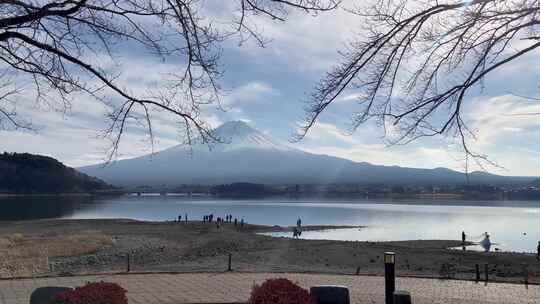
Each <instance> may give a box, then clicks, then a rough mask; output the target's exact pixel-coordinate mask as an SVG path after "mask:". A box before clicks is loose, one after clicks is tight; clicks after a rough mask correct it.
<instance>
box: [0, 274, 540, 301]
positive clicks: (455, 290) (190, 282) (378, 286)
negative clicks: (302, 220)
mask: <svg viewBox="0 0 540 304" xmlns="http://www.w3.org/2000/svg"><path fill="white" fill-rule="evenodd" d="M273 277H287V278H289V279H291V280H292V281H295V282H297V283H299V284H300V285H301V286H303V287H309V286H312V285H318V284H336V285H345V286H348V287H349V289H350V291H351V297H352V303H381V304H382V303H384V278H382V277H369V276H345V275H341V276H340V275H311V274H268V273H262V274H256V273H194V274H126V275H99V276H80V277H63V278H42V279H24V280H0V304H23V303H24V304H27V303H28V301H29V297H30V293H31V292H32V291H33V290H34V289H35V288H37V287H42V286H71V287H73V286H81V285H83V284H84V283H85V282H88V281H93V282H95V281H106V282H116V283H118V284H120V285H121V286H122V287H124V288H125V289H127V290H128V298H129V303H130V304H154V303H159V304H179V303H224V302H229V303H230V302H246V300H247V299H248V297H249V293H250V290H251V287H252V286H253V284H254V283H261V282H262V281H264V280H265V279H267V278H273ZM397 289H404V290H408V291H410V292H411V294H412V298H413V303H415V304H421V303H441V304H443V303H444V304H449V303H471V304H472V303H540V286H529V288H528V289H526V288H525V286H524V285H516V284H500V283H489V284H488V285H487V286H484V284H483V283H480V284H476V283H474V282H468V281H441V280H432V279H416V278H399V279H398V281H397Z"/></svg>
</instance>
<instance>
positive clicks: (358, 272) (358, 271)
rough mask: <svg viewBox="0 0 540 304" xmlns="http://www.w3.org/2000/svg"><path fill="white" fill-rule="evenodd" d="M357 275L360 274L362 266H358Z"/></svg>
mask: <svg viewBox="0 0 540 304" xmlns="http://www.w3.org/2000/svg"><path fill="white" fill-rule="evenodd" d="M356 275H360V266H358V267H356Z"/></svg>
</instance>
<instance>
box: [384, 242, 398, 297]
mask: <svg viewBox="0 0 540 304" xmlns="http://www.w3.org/2000/svg"><path fill="white" fill-rule="evenodd" d="M395 266H396V254H395V253H394V252H385V253H384V282H385V284H384V286H385V293H384V294H385V303H386V304H394V291H395V290H396V272H395V271H396V269H395Z"/></svg>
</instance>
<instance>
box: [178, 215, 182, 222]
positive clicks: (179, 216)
mask: <svg viewBox="0 0 540 304" xmlns="http://www.w3.org/2000/svg"><path fill="white" fill-rule="evenodd" d="M181 220H182V216H181V215H180V214H179V215H178V222H180V221H181Z"/></svg>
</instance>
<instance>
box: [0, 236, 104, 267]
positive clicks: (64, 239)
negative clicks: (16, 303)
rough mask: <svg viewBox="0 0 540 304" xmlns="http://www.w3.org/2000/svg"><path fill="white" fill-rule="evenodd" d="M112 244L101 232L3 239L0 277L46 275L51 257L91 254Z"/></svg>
mask: <svg viewBox="0 0 540 304" xmlns="http://www.w3.org/2000/svg"><path fill="white" fill-rule="evenodd" d="M112 244H113V242H112V238H111V237H110V236H108V235H105V234H103V233H101V232H99V231H84V232H80V233H77V234H66V235H22V234H20V233H14V234H10V235H0V276H2V277H6V276H8V277H13V276H28V275H35V274H38V273H43V272H47V271H48V268H49V265H48V259H49V258H50V257H59V256H78V255H84V254H90V253H93V252H96V251H97V250H99V249H101V248H103V247H106V246H111V245H112Z"/></svg>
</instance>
